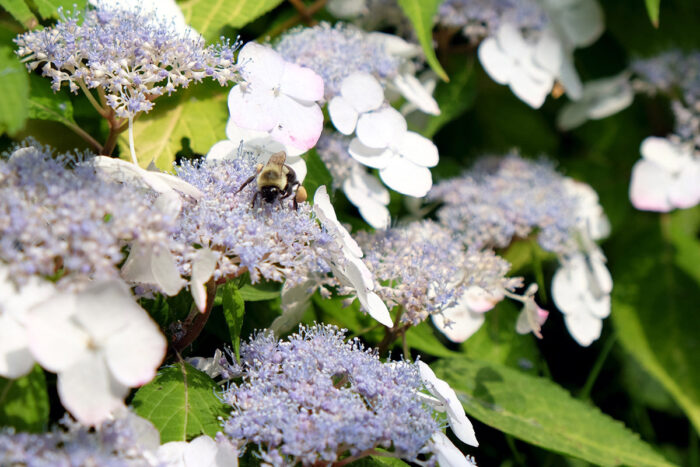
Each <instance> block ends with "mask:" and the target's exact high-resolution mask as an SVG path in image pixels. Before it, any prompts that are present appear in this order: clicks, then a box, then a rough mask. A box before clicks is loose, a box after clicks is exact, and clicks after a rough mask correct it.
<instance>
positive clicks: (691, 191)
mask: <svg viewBox="0 0 700 467" xmlns="http://www.w3.org/2000/svg"><path fill="white" fill-rule="evenodd" d="M641 153H642V159H640V160H638V161H637V162H636V163H635V164H634V167H633V168H632V180H631V182H630V190H629V196H630V200H631V201H632V204H633V205H634V207H635V208H637V209H641V210H643V211H659V212H669V211H671V210H673V209H676V208H679V209H685V208H690V207H693V206H695V205H696V204H698V203H699V202H700V157H699V156H698V155H696V154H694V153H693V149H692V147H691V146H690V145H682V144H676V143H673V142H671V141H669V140H668V139H666V138H657V137H654V136H650V137H648V138H646V139H645V140H644V141H643V142H642V146H641Z"/></svg>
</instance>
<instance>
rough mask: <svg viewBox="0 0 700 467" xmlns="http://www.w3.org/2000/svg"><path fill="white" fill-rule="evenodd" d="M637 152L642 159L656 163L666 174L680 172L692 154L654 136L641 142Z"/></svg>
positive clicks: (683, 148) (686, 149)
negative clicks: (640, 154)
mask: <svg viewBox="0 0 700 467" xmlns="http://www.w3.org/2000/svg"><path fill="white" fill-rule="evenodd" d="M639 151H640V152H641V153H642V156H643V157H644V159H646V160H648V161H650V162H654V163H656V164H657V165H659V166H661V167H662V168H663V169H664V170H666V171H667V172H676V171H678V170H680V169H681V168H682V167H683V166H685V165H686V164H687V163H688V162H689V161H690V158H691V157H692V154H693V153H692V151H691V150H690V149H689V148H686V147H682V146H680V145H677V144H673V143H672V142H670V141H669V140H667V139H666V138H659V137H656V136H649V137H648V138H646V139H645V140H644V141H642V145H641V146H640V148H639Z"/></svg>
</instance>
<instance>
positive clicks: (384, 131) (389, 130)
mask: <svg viewBox="0 0 700 467" xmlns="http://www.w3.org/2000/svg"><path fill="white" fill-rule="evenodd" d="M407 128H408V125H407V124H406V119H405V118H404V117H403V115H401V112H399V111H398V110H396V109H395V108H393V107H384V108H382V109H381V110H376V111H374V112H369V113H365V114H362V115H361V116H360V119H359V120H358V121H357V138H358V139H359V140H360V141H361V142H362V144H364V145H365V146H369V147H371V148H386V147H389V146H391V145H394V144H398V143H399V141H400V140H401V137H402V136H403V134H404V133H406V129H407Z"/></svg>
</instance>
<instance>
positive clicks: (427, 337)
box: [399, 322, 458, 357]
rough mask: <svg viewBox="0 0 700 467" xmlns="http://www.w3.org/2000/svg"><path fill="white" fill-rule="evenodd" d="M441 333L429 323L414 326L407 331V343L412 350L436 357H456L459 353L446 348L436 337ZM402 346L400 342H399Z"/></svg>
mask: <svg viewBox="0 0 700 467" xmlns="http://www.w3.org/2000/svg"><path fill="white" fill-rule="evenodd" d="M438 332H439V331H436V330H434V329H433V328H432V327H431V326H430V324H428V323H427V322H423V323H420V324H419V325H418V326H412V327H410V328H409V329H408V331H406V343H407V344H408V346H409V347H410V348H412V349H416V350H419V351H420V352H423V353H426V354H428V355H433V356H435V357H454V356H456V355H458V353H457V352H453V351H452V350H450V349H448V348H447V347H445V346H444V345H443V344H442V342H440V339H439V338H438V337H437V336H436V333H438ZM399 344H400V341H399Z"/></svg>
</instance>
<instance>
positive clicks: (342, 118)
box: [328, 96, 360, 135]
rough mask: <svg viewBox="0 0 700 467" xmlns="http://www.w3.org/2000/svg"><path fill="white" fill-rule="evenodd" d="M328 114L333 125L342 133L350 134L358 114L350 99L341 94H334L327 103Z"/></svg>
mask: <svg viewBox="0 0 700 467" xmlns="http://www.w3.org/2000/svg"><path fill="white" fill-rule="evenodd" d="M328 115H329V116H330V118H331V122H332V123H333V126H334V127H335V128H336V130H338V131H339V132H341V133H342V134H344V135H349V134H352V132H353V131H355V126H357V119H358V117H359V116H360V114H359V113H358V112H357V110H355V108H354V107H353V106H352V104H351V101H349V100H347V99H345V98H344V97H342V96H336V97H334V98H333V99H331V101H330V102H329V103H328Z"/></svg>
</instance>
